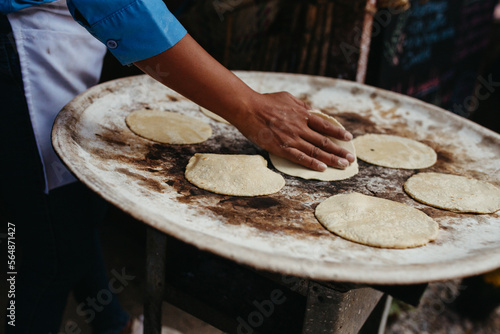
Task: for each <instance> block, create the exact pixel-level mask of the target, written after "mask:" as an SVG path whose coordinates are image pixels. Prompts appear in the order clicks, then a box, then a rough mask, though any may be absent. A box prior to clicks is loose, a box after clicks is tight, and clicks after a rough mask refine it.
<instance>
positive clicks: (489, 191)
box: [404, 173, 500, 213]
mask: <svg viewBox="0 0 500 334" xmlns="http://www.w3.org/2000/svg"><path fill="white" fill-rule="evenodd" d="M404 189H405V191H406V192H407V193H408V195H410V196H411V197H413V198H414V199H416V200H417V201H419V202H422V203H424V204H427V205H430V206H434V207H436V208H440V209H445V210H450V211H455V212H471V213H493V212H495V211H497V210H500V189H499V188H497V187H495V186H494V185H492V184H491V183H488V182H484V181H479V180H475V179H469V178H467V177H465V176H459V175H452V174H443V173H418V174H415V175H413V176H412V177H410V178H409V179H408V180H406V182H405V184H404Z"/></svg>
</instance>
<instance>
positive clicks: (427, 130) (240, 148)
mask: <svg viewBox="0 0 500 334" xmlns="http://www.w3.org/2000/svg"><path fill="white" fill-rule="evenodd" d="M237 74H238V75H239V76H240V77H241V78H242V79H243V80H244V81H246V82H247V83H248V84H249V85H250V86H251V87H253V88H254V89H256V90H258V91H260V92H271V91H281V90H285V91H289V92H291V93H292V94H294V95H296V96H297V97H299V98H301V99H303V100H304V101H307V102H308V103H309V104H310V105H312V106H313V107H314V108H318V109H321V110H323V111H324V112H326V113H328V114H330V115H333V116H334V117H336V118H337V119H338V120H339V121H340V122H341V123H342V124H343V125H344V126H345V127H346V128H347V129H348V130H350V131H351V132H352V133H353V134H354V136H359V135H362V134H365V133H386V134H394V135H400V136H404V137H408V138H412V139H415V140H418V141H421V142H423V143H425V144H427V145H429V146H431V147H433V148H434V150H436V152H437V153H438V162H437V164H436V165H434V166H433V167H431V168H428V169H425V171H433V172H444V173H453V174H458V175H464V176H468V177H472V178H477V179H480V180H484V181H488V182H491V183H492V184H495V185H496V186H500V136H499V135H498V134H496V133H494V132H491V131H489V130H487V129H485V128H483V127H481V126H478V125H476V124H474V123H472V122H470V121H468V120H466V119H463V118H461V117H459V116H456V115H454V114H452V113H450V112H448V111H445V110H442V109H440V108H437V107H435V106H432V105H429V104H426V103H423V102H421V101H418V100H416V99H413V98H409V97H406V96H403V95H399V94H396V93H392V92H388V91H384V90H380V89H377V88H373V87H369V86H366V85H361V84H357V83H354V82H349V81H343V80H338V79H332V78H324V77H316V76H306V75H292V74H277V73H260V72H237ZM142 108H152V109H161V110H169V111H175V112H179V113H184V114H187V115H189V116H192V117H195V118H198V119H200V120H203V121H205V122H208V123H209V124H210V125H211V126H212V127H213V130H214V131H213V135H212V137H211V138H210V139H209V140H208V141H206V142H205V143H202V144H196V145H166V144H158V143H155V142H152V141H150V140H147V139H144V138H141V137H139V136H137V135H135V134H134V133H132V132H131V131H130V130H129V129H128V127H127V126H126V124H125V117H126V116H127V114H128V113H130V112H131V111H133V110H136V109H142ZM53 143H54V147H55V150H56V151H57V153H58V154H59V155H60V157H61V158H62V160H63V161H64V162H65V163H66V164H67V165H68V166H69V168H70V169H71V170H72V172H73V173H74V174H75V175H76V176H77V177H78V178H79V179H80V180H81V181H83V182H84V183H85V184H86V185H88V186H89V187H90V188H92V189H93V190H94V191H96V192H97V193H99V194H100V195H101V196H103V197H104V198H105V199H107V200H108V201H110V202H111V203H113V204H114V205H116V206H117V207H119V208H121V209H122V210H124V211H126V212H128V213H129V214H131V215H132V216H134V217H135V218H137V219H139V220H141V221H143V222H144V223H146V224H148V225H151V226H153V227H155V228H157V229H158V230H160V231H163V232H165V233H167V234H169V235H172V236H174V237H176V238H179V239H181V240H183V241H185V242H188V243H190V244H193V245H195V246H197V247H199V248H200V249H203V250H208V251H210V252H213V253H216V254H219V255H221V256H223V257H226V258H229V259H232V260H234V261H236V262H238V263H242V264H246V265H250V266H252V267H255V268H257V269H263V270H269V271H274V272H279V273H283V274H292V275H298V276H302V277H308V278H313V279H318V280H332V281H348V282H355V283H374V284H410V283H422V282H430V281H435V280H445V279H453V278H457V277H463V276H468V275H473V274H478V273H482V272H485V271H489V270H492V269H495V268H497V267H500V216H499V213H498V212H497V213H495V214H485V215H477V214H458V213H453V212H449V211H445V210H440V209H436V208H432V207H429V206H427V205H424V204H421V203H418V202H416V201H414V200H413V199H411V198H410V197H409V196H408V195H406V194H405V192H404V191H403V187H402V186H403V183H404V181H405V180H406V179H407V178H409V177H410V176H411V175H413V174H415V173H417V172H419V170H401V169H389V168H384V167H378V166H374V165H370V164H367V163H364V162H362V161H360V162H359V163H360V172H359V174H358V175H356V176H355V177H353V178H350V179H347V180H343V181H338V182H320V181H314V180H302V179H299V178H295V177H291V176H286V175H284V177H285V180H286V186H285V187H284V188H283V189H282V190H281V191H280V192H279V193H276V194H273V195H270V196H262V197H232V196H224V195H218V194H214V193H210V192H207V191H204V190H201V189H199V188H197V187H195V186H193V185H191V184H190V183H189V182H188V181H186V179H185V178H184V168H185V166H186V164H187V162H188V160H189V158H190V157H191V156H192V155H193V154H194V153H196V152H211V153H223V154H261V155H263V156H264V157H266V158H268V155H267V153H266V152H264V151H263V150H261V149H259V148H257V147H256V146H254V145H253V144H252V143H250V142H249V141H248V140H247V139H245V138H244V137H243V136H242V135H241V134H240V133H239V132H238V131H237V130H236V129H235V128H234V127H233V126H231V125H226V124H222V123H218V122H216V121H214V120H211V119H209V118H207V117H206V116H204V115H203V114H202V113H201V112H199V107H198V106H197V105H195V104H194V103H192V102H191V101H189V100H187V99H185V98H183V97H182V96H180V95H179V94H177V93H175V92H173V91H171V90H169V89H167V88H165V87H164V86H162V85H161V84H159V83H157V82H155V81H154V80H152V79H150V78H149V77H147V76H137V77H130V78H125V79H119V80H116V81H111V82H107V83H104V84H101V85H98V86H96V87H94V88H92V89H90V90H88V91H87V92H85V93H83V94H81V95H79V96H78V97H76V98H75V99H74V100H73V101H72V102H70V103H69V104H68V105H67V106H66V107H65V108H64V109H63V110H62V111H61V113H60V114H59V116H58V118H57V120H56V123H55V125H54V130H53ZM353 191H357V192H360V193H364V194H367V195H374V196H378V197H381V198H386V199H390V200H394V201H398V202H401V203H405V204H408V205H410V206H413V207H415V208H417V209H420V210H422V211H424V212H425V213H426V214H428V215H429V216H430V217H432V218H433V219H435V220H436V221H437V222H438V223H439V225H440V228H441V229H440V234H439V237H438V239H437V240H436V241H434V242H432V243H430V244H428V245H426V246H424V247H419V248H413V249H406V250H401V249H379V248H373V247H369V246H363V245H360V244H357V243H354V242H350V241H347V240H344V239H342V238H340V237H337V236H335V235H333V234H332V233H330V232H328V231H327V230H325V229H324V228H323V227H322V226H321V225H320V224H319V223H318V222H317V220H316V219H315V217H314V209H315V207H316V206H317V205H318V204H319V203H320V202H321V201H323V200H325V199H326V198H327V197H329V196H331V195H334V194H338V193H347V192H353Z"/></svg>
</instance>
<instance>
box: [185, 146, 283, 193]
mask: <svg viewBox="0 0 500 334" xmlns="http://www.w3.org/2000/svg"><path fill="white" fill-rule="evenodd" d="M185 176H186V179H187V180H188V181H189V182H191V183H192V184H194V185H195V186H197V187H199V188H202V189H205V190H208V191H211V192H214V193H217V194H222V195H231V196H260V195H269V194H273V193H276V192H278V191H280V190H281V188H283V187H284V186H285V179H284V178H283V177H282V176H281V175H280V174H278V173H275V172H273V171H272V170H270V169H269V168H267V161H266V160H265V159H264V158H263V157H262V156H260V155H243V154H240V155H228V154H211V153H196V154H195V155H194V156H193V157H192V158H191V159H190V160H189V163H188V165H187V167H186V172H185Z"/></svg>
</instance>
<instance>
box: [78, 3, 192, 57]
mask: <svg viewBox="0 0 500 334" xmlns="http://www.w3.org/2000/svg"><path fill="white" fill-rule="evenodd" d="M68 8H69V10H70V12H71V14H72V15H73V17H74V18H75V20H76V21H77V22H79V23H80V24H81V25H82V26H83V27H85V28H86V29H87V30H88V31H89V32H90V33H91V34H92V35H93V36H94V37H96V38H97V39H98V40H100V41H101V42H102V43H104V44H105V45H106V46H107V48H108V50H109V51H110V52H111V53H112V54H113V55H114V56H115V57H116V58H117V59H118V60H119V61H120V62H121V63H122V64H123V65H126V64H130V63H133V62H136V61H139V60H143V59H146V58H150V57H152V56H156V55H157V54H160V53H162V52H163V51H165V50H167V49H169V48H170V47H172V46H173V45H175V44H176V43H177V42H178V41H180V40H181V39H182V38H183V37H184V36H185V35H186V33H187V32H186V29H184V27H183V26H182V25H181V24H180V22H179V21H178V20H177V19H176V18H175V17H174V15H173V14H172V13H170V11H169V10H168V8H167V6H166V5H165V4H164V3H163V1H162V0H114V1H107V0H104V1H103V0H68Z"/></svg>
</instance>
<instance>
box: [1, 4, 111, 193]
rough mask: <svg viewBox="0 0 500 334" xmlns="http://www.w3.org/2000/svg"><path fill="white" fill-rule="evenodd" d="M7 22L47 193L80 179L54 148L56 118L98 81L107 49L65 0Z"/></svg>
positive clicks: (23, 12)
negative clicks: (71, 11) (17, 57)
mask: <svg viewBox="0 0 500 334" xmlns="http://www.w3.org/2000/svg"><path fill="white" fill-rule="evenodd" d="M8 19H9V22H10V24H11V26H12V32H13V34H14V38H15V40H16V47H17V52H18V54H19V60H20V63H21V71H22V76H23V83H24V93H25V95H26V100H27V102H28V109H29V113H30V118H31V124H32V126H33V132H34V133H35V138H36V141H37V145H38V152H39V153H40V156H41V158H42V162H43V168H44V172H45V181H46V182H45V184H46V186H45V192H46V193H48V192H49V190H51V189H54V188H56V187H59V186H62V185H65V184H68V183H70V182H73V181H75V178H74V177H73V175H71V173H70V172H69V171H68V170H67V169H66V167H65V166H64V165H63V164H62V162H61V161H60V160H59V158H58V157H57V156H56V153H55V152H54V150H53V148H52V143H51V130H52V125H53V123H54V119H55V118H56V116H57V113H58V112H59V111H60V110H61V109H62V107H64V105H66V104H67V103H68V102H69V101H71V99H73V98H74V97H75V96H76V95H78V94H79V93H81V92H83V91H85V90H86V89H88V88H90V87H91V86H93V85H95V84H96V83H97V81H98V80H99V75H100V73H101V69H102V61H103V58H104V54H105V52H106V48H105V46H104V45H103V44H102V43H100V42H99V41H98V40H96V39H95V38H94V37H92V36H91V35H90V34H89V33H88V32H87V30H85V29H84V28H83V27H81V26H80V25H79V24H78V23H77V22H75V21H74V20H73V18H72V16H71V14H70V13H69V11H68V8H67V5H66V0H61V1H57V2H52V3H49V4H43V5H40V6H36V7H30V8H26V9H23V10H20V11H18V12H14V13H11V14H9V15H8Z"/></svg>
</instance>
